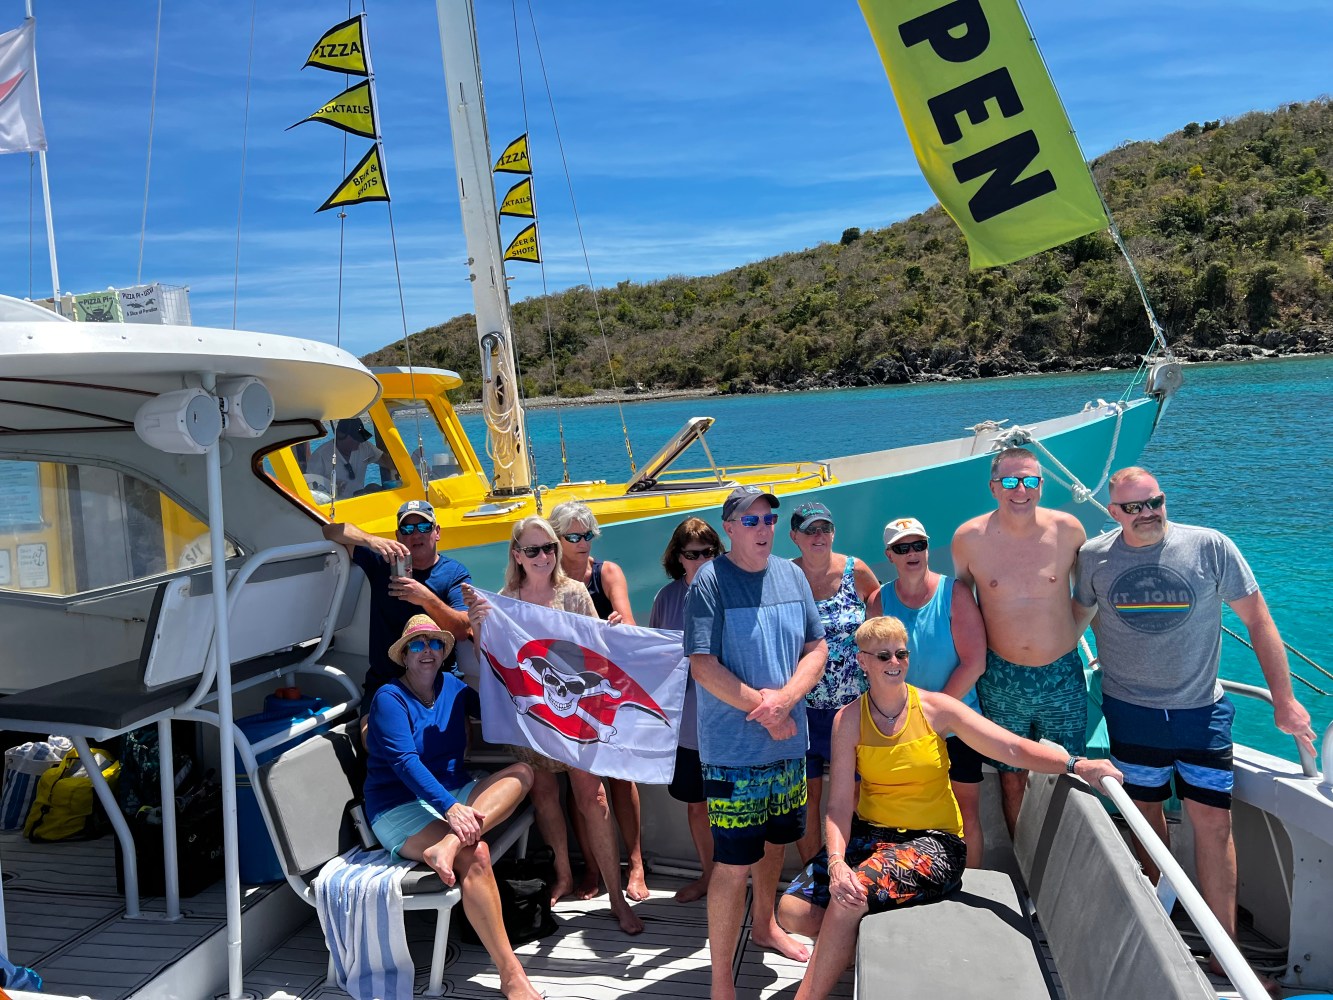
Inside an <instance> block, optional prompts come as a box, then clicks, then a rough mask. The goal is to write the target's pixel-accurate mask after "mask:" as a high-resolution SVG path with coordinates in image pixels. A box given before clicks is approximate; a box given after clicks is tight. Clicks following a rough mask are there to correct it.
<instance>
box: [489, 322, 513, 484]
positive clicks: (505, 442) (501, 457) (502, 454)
mask: <svg viewBox="0 0 1333 1000" xmlns="http://www.w3.org/2000/svg"><path fill="white" fill-rule="evenodd" d="M496 340H497V345H496V348H495V353H496V358H495V366H494V368H493V369H492V370H493V371H507V370H508V368H509V365H508V358H507V354H508V352H509V344H508V343H507V342H506V340H505V338H503V337H497V338H496ZM515 391H517V387H516V386H509V392H510V393H512V392H515ZM497 399H498V394H495V393H491V394H487V393H484V392H483V393H482V394H481V407H482V413H483V415H484V417H485V419H486V426H487V427H489V428H490V429H491V433H490V434H488V435H486V455H487V457H488V458H489V459H490V460H491V464H492V465H493V466H494V467H495V469H496V470H497V472H498V471H499V470H501V469H506V470H507V469H511V468H513V467H514V465H516V464H517V462H518V461H519V456H518V450H519V441H518V440H517V438H518V434H517V430H518V411H517V408H516V407H514V406H512V405H511V406H509V407H508V408H506V409H500V408H499V407H497V406H496V401H497ZM496 478H497V479H498V478H499V476H498V475H497V477H496Z"/></svg>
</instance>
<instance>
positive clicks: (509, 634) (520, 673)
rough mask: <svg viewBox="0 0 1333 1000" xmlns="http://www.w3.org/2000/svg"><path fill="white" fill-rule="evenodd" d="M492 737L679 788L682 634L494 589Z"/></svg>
mask: <svg viewBox="0 0 1333 1000" xmlns="http://www.w3.org/2000/svg"><path fill="white" fill-rule="evenodd" d="M481 593H483V594H484V596H485V598H486V600H488V601H489V602H490V603H491V612H490V614H489V615H488V616H487V618H486V622H485V624H484V625H482V628H481V642H480V644H479V659H480V661H481V662H480V667H481V724H482V734H483V735H484V736H485V737H486V740H487V742H489V743H511V744H517V745H520V746H529V747H531V748H532V749H534V750H536V751H538V752H539V753H543V754H545V755H546V756H547V757H550V758H552V759H553V760H560V761H564V762H565V763H567V764H571V765H573V766H574V767H577V768H580V769H582V770H585V771H591V772H592V773H593V774H600V775H603V776H605V777H612V778H628V779H630V780H632V781H644V782H647V783H649V784H657V785H664V784H666V783H668V782H669V781H671V775H672V772H673V771H674V770H675V765H676V745H677V743H678V742H679V730H680V713H681V706H682V704H683V702H684V699H685V680H686V676H687V674H688V671H689V661H688V660H686V658H685V654H684V649H683V647H682V645H681V636H680V633H679V632H668V631H663V630H659V629H650V628H639V627H638V626H634V625H614V626H612V625H608V624H607V623H606V622H604V621H601V620H600V619H597V618H589V617H587V616H586V615H575V614H570V613H569V612H566V611H553V610H551V609H550V608H543V607H538V606H537V605H534V604H527V603H525V602H523V601H515V600H512V599H510V598H507V597H500V596H499V595H498V594H489V593H485V592H484V591H483V592H481Z"/></svg>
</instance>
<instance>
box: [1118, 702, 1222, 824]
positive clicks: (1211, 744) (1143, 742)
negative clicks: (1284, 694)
mask: <svg viewBox="0 0 1333 1000" xmlns="http://www.w3.org/2000/svg"><path fill="white" fill-rule="evenodd" d="M1102 714H1103V715H1104V716H1105V717H1106V733H1107V735H1108V736H1109V737H1110V738H1111V762H1112V763H1113V764H1115V766H1116V767H1118V768H1120V770H1121V771H1122V772H1124V775H1125V791H1126V792H1127V793H1128V795H1129V797H1130V798H1131V799H1135V800H1137V801H1139V802H1165V801H1166V800H1167V799H1169V798H1170V797H1171V776H1172V773H1173V772H1174V774H1175V779H1176V794H1177V795H1178V796H1179V797H1180V798H1182V799H1193V800H1194V801H1195V802H1199V803H1202V804H1203V805H1206V806H1216V807H1217V808H1218V809H1230V808H1231V791H1232V788H1233V787H1234V785H1235V777H1234V775H1233V774H1232V770H1231V723H1232V721H1233V720H1234V719H1235V717H1236V708H1235V706H1234V705H1232V704H1231V700H1230V699H1229V698H1227V696H1226V695H1223V696H1222V697H1221V698H1219V699H1218V700H1217V701H1216V702H1214V703H1213V704H1211V705H1204V706H1203V707H1202V708H1179V709H1177V708H1172V709H1165V708H1144V707H1143V706H1141V705H1131V704H1130V703H1129V702H1127V701H1120V700H1119V699H1118V698H1112V697H1111V696H1110V695H1107V694H1103V695H1102Z"/></svg>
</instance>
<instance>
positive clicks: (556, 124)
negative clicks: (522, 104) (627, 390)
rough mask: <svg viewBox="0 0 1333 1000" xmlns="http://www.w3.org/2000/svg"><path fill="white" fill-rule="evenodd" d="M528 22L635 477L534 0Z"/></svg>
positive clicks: (618, 391)
mask: <svg viewBox="0 0 1333 1000" xmlns="http://www.w3.org/2000/svg"><path fill="white" fill-rule="evenodd" d="M527 5H528V20H529V21H530V22H531V23H532V43H533V47H534V48H535V49H536V50H537V65H538V66H540V67H541V70H542V84H543V85H544V86H545V87H546V103H547V104H548V105H549V106H550V108H551V128H552V131H553V132H554V134H555V145H556V148H557V149H559V151H560V165H561V167H562V168H563V169H564V172H565V186H566V187H567V188H568V189H569V205H570V208H571V209H573V213H574V230H575V232H577V233H578V236H579V249H580V251H582V253H583V267H584V270H585V271H586V272H587V274H588V291H589V293H590V294H591V295H592V308H593V314H594V315H595V316H596V317H597V331H598V333H600V334H601V336H602V349H603V350H604V351H605V352H606V370H607V373H608V374H609V375H610V376H611V388H612V389H614V390H615V391H616V411H617V412H618V413H619V414H620V431H621V433H622V434H623V435H624V436H625V454H626V455H628V456H629V471H630V474H631V475H633V474H634V473H635V472H637V471H638V469H637V466H636V465H635V464H634V447H633V445H632V444H631V443H630V439H629V425H627V424H626V423H625V404H624V403H623V402H622V401H621V400H620V398H619V397H620V385H619V383H618V381H617V380H616V369H615V365H614V364H613V363H612V360H611V344H610V342H609V341H608V340H607V337H606V326H605V324H604V323H603V322H602V304H601V302H600V301H598V298H597V284H596V282H594V281H593V280H592V262H591V261H590V260H589V258H588V244H587V241H586V240H584V238H583V223H582V222H581V221H580V220H579V205H578V200H577V199H576V198H575V197H574V182H573V180H572V179H571V177H570V174H569V159H568V157H566V156H565V141H564V139H563V138H561V135H560V120H559V118H557V117H556V113H555V99H554V98H553V97H552V95H551V80H550V77H549V76H547V73H546V58H545V57H544V56H543V55H542V43H541V38H540V37H539V36H538V34H537V19H536V17H535V16H534V15H533V13H532V0H527Z"/></svg>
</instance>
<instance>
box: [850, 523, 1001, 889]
mask: <svg viewBox="0 0 1333 1000" xmlns="http://www.w3.org/2000/svg"><path fill="white" fill-rule="evenodd" d="M884 554H885V555H886V556H888V557H889V562H890V563H891V564H892V565H893V568H894V569H895V570H896V571H897V574H898V578H897V579H896V580H894V581H893V582H891V583H886V584H885V585H884V586H883V587H882V588H881V589H880V590H879V591H878V592H877V593H876V594H875V595H874V596H873V597H872V598H871V599H870V603H869V606H868V609H867V612H866V615H867V617H875V616H877V615H892V616H893V617H894V618H897V619H899V620H900V621H901V622H902V623H903V625H905V626H906V627H907V645H908V648H910V649H911V650H912V685H913V686H914V687H918V688H920V689H921V690H923V691H943V692H944V693H945V694H947V695H952V696H953V697H955V698H957V699H959V700H960V701H961V702H962V703H963V704H965V705H966V706H967V707H968V708H970V709H972V710H974V711H977V712H980V711H981V705H980V703H979V702H978V701H977V693H976V691H975V690H974V688H973V685H975V684H976V682H977V678H978V677H980V676H981V674H982V673H983V672H984V671H985V669H986V626H985V625H984V624H983V622H982V619H981V610H980V609H979V608H978V607H977V602H976V599H975V598H974V597H973V596H972V591H971V590H969V589H968V588H967V587H965V586H963V585H962V584H961V583H959V582H958V581H957V580H955V579H953V578H952V577H949V576H943V575H942V574H940V573H936V572H935V571H934V570H932V569H931V568H930V536H929V535H927V534H926V529H925V526H924V525H922V523H921V522H920V521H918V520H917V519H916V518H914V517H899V518H895V519H894V520H892V521H890V522H889V523H888V524H886V525H885V526H884ZM946 743H947V745H948V748H949V779H950V782H951V785H952V788H953V794H954V798H956V799H957V800H958V808H959V809H960V810H961V811H962V814H963V831H964V839H965V840H966V841H967V866H968V867H969V868H980V867H981V863H982V858H984V857H985V854H986V844H985V841H984V839H983V837H982V829H983V827H982V823H981V778H982V775H981V764H982V756H981V755H980V754H979V753H977V752H976V751H975V750H973V749H972V748H971V747H969V746H968V745H967V744H966V743H964V742H963V741H962V740H960V739H959V738H958V737H957V736H949V737H948V739H947V740H946Z"/></svg>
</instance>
